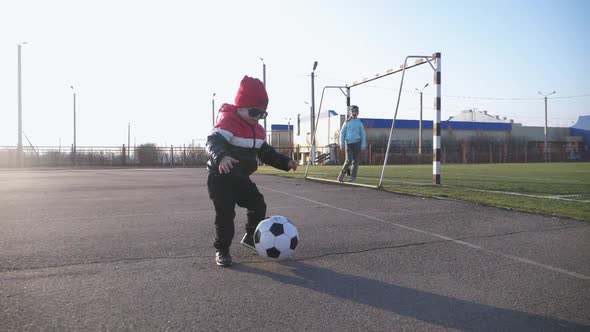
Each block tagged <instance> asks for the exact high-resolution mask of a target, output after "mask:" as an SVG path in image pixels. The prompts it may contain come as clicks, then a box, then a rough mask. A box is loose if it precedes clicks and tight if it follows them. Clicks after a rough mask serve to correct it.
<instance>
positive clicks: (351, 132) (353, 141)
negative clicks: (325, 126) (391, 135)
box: [338, 105, 367, 182]
mask: <svg viewBox="0 0 590 332" xmlns="http://www.w3.org/2000/svg"><path fill="white" fill-rule="evenodd" d="M349 109H350V116H349V117H348V119H346V122H345V123H344V125H343V126H342V129H341V130H340V148H341V149H343V148H344V147H345V144H346V161H345V162H344V165H343V166H342V170H341V171H340V174H338V181H340V182H343V181H344V175H345V174H346V173H347V172H348V171H349V169H350V168H351V166H352V170H351V171H350V182H354V181H356V176H357V172H358V165H359V155H360V152H361V150H362V151H364V150H365V148H366V147H367V136H366V134H365V128H364V126H363V122H362V121H361V120H360V119H358V115H359V107H358V106H356V105H351V106H350V108H349Z"/></svg>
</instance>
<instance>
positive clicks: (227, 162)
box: [219, 156, 240, 174]
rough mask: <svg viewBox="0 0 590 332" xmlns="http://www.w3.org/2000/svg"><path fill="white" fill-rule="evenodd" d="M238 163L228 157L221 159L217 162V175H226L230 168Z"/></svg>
mask: <svg viewBox="0 0 590 332" xmlns="http://www.w3.org/2000/svg"><path fill="white" fill-rule="evenodd" d="M239 162H240V161H239V160H237V159H234V158H232V157H230V156H225V157H223V159H221V161H220V162H219V173H220V174H226V173H229V172H231V170H232V168H234V164H237V163H239Z"/></svg>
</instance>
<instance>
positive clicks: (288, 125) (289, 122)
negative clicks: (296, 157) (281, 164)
mask: <svg viewBox="0 0 590 332" xmlns="http://www.w3.org/2000/svg"><path fill="white" fill-rule="evenodd" d="M284 119H285V120H287V133H288V135H289V136H288V137H289V158H291V157H293V156H292V155H291V147H292V146H293V143H292V142H293V140H292V139H291V135H292V130H291V118H284Z"/></svg>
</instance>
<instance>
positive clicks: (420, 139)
mask: <svg viewBox="0 0 590 332" xmlns="http://www.w3.org/2000/svg"><path fill="white" fill-rule="evenodd" d="M427 86H428V83H426V85H425V86H424V87H423V88H422V90H418V89H416V91H419V92H420V122H419V123H418V155H422V93H423V92H424V89H426V87H427Z"/></svg>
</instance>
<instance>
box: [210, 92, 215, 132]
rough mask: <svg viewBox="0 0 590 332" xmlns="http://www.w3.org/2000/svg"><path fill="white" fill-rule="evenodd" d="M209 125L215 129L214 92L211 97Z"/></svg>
mask: <svg viewBox="0 0 590 332" xmlns="http://www.w3.org/2000/svg"><path fill="white" fill-rule="evenodd" d="M211 123H212V124H213V127H215V92H213V97H211Z"/></svg>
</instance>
